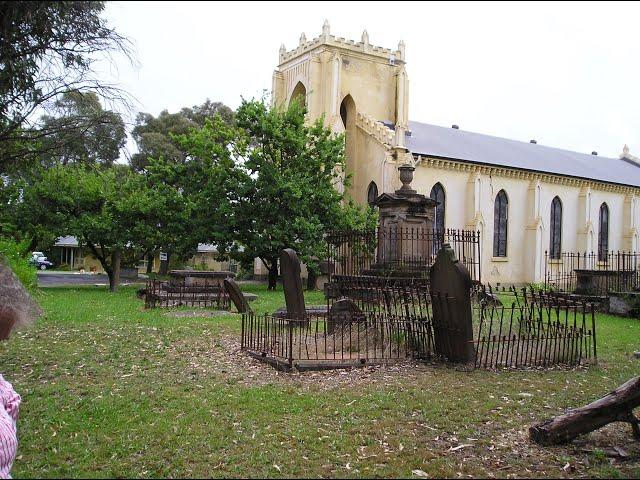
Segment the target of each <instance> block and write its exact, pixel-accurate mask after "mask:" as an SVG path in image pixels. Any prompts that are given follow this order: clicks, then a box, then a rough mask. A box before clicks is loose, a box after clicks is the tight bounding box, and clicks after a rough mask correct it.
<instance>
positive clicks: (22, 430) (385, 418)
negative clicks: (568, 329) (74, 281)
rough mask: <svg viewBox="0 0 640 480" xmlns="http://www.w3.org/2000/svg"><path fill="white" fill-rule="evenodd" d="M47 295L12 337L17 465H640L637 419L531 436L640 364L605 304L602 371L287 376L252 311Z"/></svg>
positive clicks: (148, 470) (271, 298)
mask: <svg viewBox="0 0 640 480" xmlns="http://www.w3.org/2000/svg"><path fill="white" fill-rule="evenodd" d="M243 289H246V290H249V291H253V292H255V293H257V294H258V295H259V299H258V300H257V301H256V302H255V303H254V308H256V310H258V311H273V310H275V309H276V308H278V307H280V306H282V305H283V304H284V298H283V294H282V290H281V289H280V290H279V291H278V292H275V293H273V292H266V291H265V287H264V286H261V285H249V286H245V287H244V288H243ZM38 300H39V302H40V303H41V305H42V306H43V308H44V310H45V311H46V316H45V317H44V318H42V319H41V320H40V321H39V322H38V323H37V324H36V325H35V326H34V327H32V328H30V329H29V330H26V331H23V332H19V333H17V334H16V335H14V336H13V337H12V339H11V340H10V341H9V342H3V343H1V344H0V372H1V373H3V374H4V376H5V377H6V378H7V379H8V380H9V381H11V382H12V383H13V385H14V387H15V389H16V390H17V391H18V392H19V393H20V394H21V395H22V398H23V403H22V406H21V410H20V419H19V423H18V434H19V441H20V446H19V451H18V458H17V460H16V462H15V465H14V469H13V472H12V473H13V475H14V476H15V477H159V476H161V477H165V476H168V477H185V476H197V477H210V476H232V477H292V476H297V477H300V476H303V477H320V476H322V477H362V476H364V477H411V476H414V477H416V474H417V475H418V476H425V475H426V476H429V477H441V476H446V477H468V476H473V477H478V476H481V477H489V476H496V477H542V476H552V477H585V476H589V477H612V476H617V477H636V478H637V477H640V444H639V443H638V442H636V441H634V440H633V437H632V434H631V428H630V427H629V426H628V425H626V424H613V425H610V426H608V427H606V428H604V429H602V430H601V431H599V432H596V433H592V434H590V435H588V436H585V437H583V438H582V439H580V440H579V441H576V442H574V443H573V444H571V445H568V446H563V447H553V448H540V447H538V446H536V445H533V444H530V443H529V442H528V440H527V428H528V426H529V425H530V424H531V423H533V422H536V421H539V420H542V419H545V418H548V417H550V416H553V415H555V414H558V413H560V412H562V411H564V410H565V409H567V408H571V407H577V406H581V405H584V404H586V403H588V402H590V401H592V400H594V399H595V398H598V397H600V396H602V395H604V394H606V393H607V392H608V391H609V390H611V389H612V388H614V387H616V386H618V385H619V384H621V383H623V382H624V381H626V380H628V379H629V378H631V377H632V376H635V375H638V374H640V360H636V359H634V358H633V351H634V350H639V349H640V321H639V320H633V319H622V318H615V317H609V316H605V315H600V316H599V317H598V324H597V327H598V331H597V334H598V356H599V365H598V366H597V367H591V368H589V369H576V370H571V371H566V370H553V371H516V372H490V371H474V372H466V371H461V370H457V369H456V368H455V367H452V366H445V365H422V364H408V365H403V366H391V367H385V368H382V367H379V368H378V367H369V368H364V369H357V370H350V371H331V372H307V373H293V374H286V373H280V372H277V371H275V370H274V369H272V368H271V367H269V366H267V365H264V364H262V363H258V362H256V361H254V360H252V359H249V358H247V356H245V355H244V354H242V353H241V352H239V351H238V349H239V343H238V337H239V331H240V322H239V318H240V317H239V315H237V314H230V313H225V314H221V315H218V316H210V315H209V316H202V315H201V316H183V317H177V316H176V315H175V313H176V312H175V311H174V312H167V311H166V310H160V309H156V310H149V311H145V310H144V309H143V302H142V301H141V300H139V299H137V298H136V296H135V288H132V287H129V288H123V289H122V290H121V291H120V292H119V293H117V294H110V293H108V292H107V290H106V289H105V288H97V287H75V288H48V289H46V290H42V291H40V292H39V293H38ZM307 303H309V304H318V303H323V297H322V294H321V293H319V292H314V293H312V294H309V295H307ZM180 313H184V312H180ZM613 447H620V448H621V449H622V450H623V453H626V454H627V456H626V457H625V458H620V457H615V456H611V452H612V449H613ZM563 467H565V468H564V469H563ZM412 471H415V472H416V473H412Z"/></svg>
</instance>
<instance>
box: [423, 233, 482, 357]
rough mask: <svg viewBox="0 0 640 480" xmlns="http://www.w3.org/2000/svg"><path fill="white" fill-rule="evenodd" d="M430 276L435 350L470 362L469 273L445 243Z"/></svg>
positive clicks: (471, 340) (472, 351)
mask: <svg viewBox="0 0 640 480" xmlns="http://www.w3.org/2000/svg"><path fill="white" fill-rule="evenodd" d="M430 278H431V286H430V287H431V298H432V302H433V322H434V336H435V338H434V340H435V347H436V352H437V353H439V354H442V355H445V356H446V357H447V358H448V359H449V360H450V361H452V362H462V363H467V362H473V361H474V359H475V349H474V347H473V343H472V342H473V324H472V311H471V286H472V283H471V276H470V275H469V271H468V270H467V268H466V267H465V266H464V265H463V264H462V263H460V262H459V261H458V259H457V258H456V255H455V252H454V251H453V249H452V248H451V245H449V244H448V243H445V244H444V245H443V246H442V248H441V249H440V251H439V252H438V255H437V257H436V261H435V263H434V264H433V265H432V266H431V270H430Z"/></svg>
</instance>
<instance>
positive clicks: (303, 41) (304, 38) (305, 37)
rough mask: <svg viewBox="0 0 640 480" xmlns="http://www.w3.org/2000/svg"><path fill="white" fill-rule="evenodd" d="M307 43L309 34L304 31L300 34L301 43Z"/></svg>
mask: <svg viewBox="0 0 640 480" xmlns="http://www.w3.org/2000/svg"><path fill="white" fill-rule="evenodd" d="M305 43H307V36H306V35H305V34H304V32H302V33H301V34H300V45H304V44H305Z"/></svg>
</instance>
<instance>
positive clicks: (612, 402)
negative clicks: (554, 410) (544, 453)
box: [529, 377, 640, 445]
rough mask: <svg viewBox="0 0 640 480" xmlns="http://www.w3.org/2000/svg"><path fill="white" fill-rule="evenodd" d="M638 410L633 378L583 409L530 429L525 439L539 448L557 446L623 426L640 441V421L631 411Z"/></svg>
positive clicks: (639, 387) (639, 395)
mask: <svg viewBox="0 0 640 480" xmlns="http://www.w3.org/2000/svg"><path fill="white" fill-rule="evenodd" d="M639 406H640V377H635V378H632V379H631V380H629V381H628V382H626V383H624V384H623V385H621V386H619V387H618V388H616V389H615V390H614V391H612V392H611V393H609V394H608V395H606V396H604V397H602V398H600V399H599V400H596V401H595V402H593V403H590V404H589V405H587V406H585V407H581V408H576V409H573V410H569V411H568V412H567V413H565V414H564V415H560V416H558V417H555V418H552V419H549V420H546V421H544V422H542V423H538V424H536V425H533V426H531V427H530V428H529V438H531V440H533V441H534V442H536V443H539V444H542V445H558V444H561V443H568V442H570V441H571V440H573V439H574V438H576V437H577V436H579V435H583V434H585V433H589V432H592V431H594V430H597V429H599V428H601V427H604V426H605V425H607V424H609V423H611V422H627V423H630V424H631V426H632V428H633V433H634V435H635V437H636V438H637V439H638V440H640V421H639V419H638V418H637V417H636V416H635V415H634V414H633V409H634V408H637V407H639Z"/></svg>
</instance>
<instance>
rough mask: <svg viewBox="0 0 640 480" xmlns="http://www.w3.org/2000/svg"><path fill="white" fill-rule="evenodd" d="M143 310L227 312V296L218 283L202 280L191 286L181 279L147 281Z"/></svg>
mask: <svg viewBox="0 0 640 480" xmlns="http://www.w3.org/2000/svg"><path fill="white" fill-rule="evenodd" d="M144 305H145V308H156V307H164V308H168V307H180V306H185V307H198V308H207V307H213V308H217V309H220V310H228V309H229V308H230V306H231V304H230V301H229V296H228V295H227V293H226V291H225V290H224V288H223V287H222V285H221V284H220V282H219V281H217V280H209V279H202V280H200V281H199V282H198V283H197V284H192V283H190V282H188V281H187V280H185V279H184V278H181V279H172V280H169V281H165V280H148V281H147V285H146V289H145V294H144Z"/></svg>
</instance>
